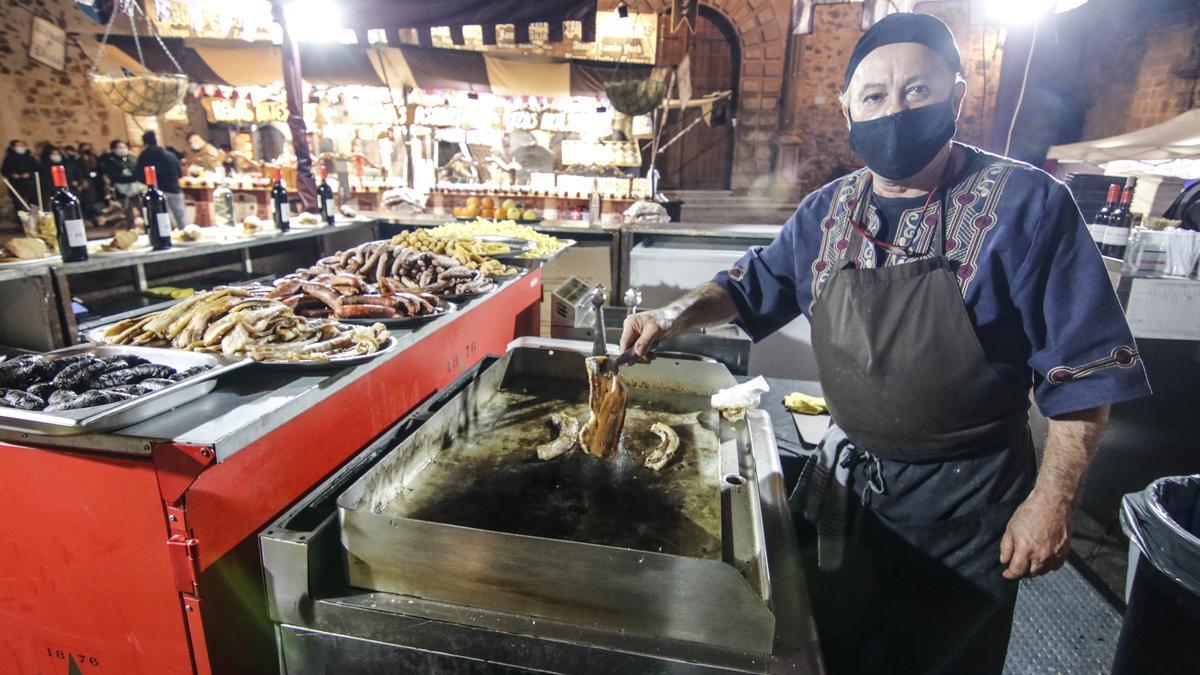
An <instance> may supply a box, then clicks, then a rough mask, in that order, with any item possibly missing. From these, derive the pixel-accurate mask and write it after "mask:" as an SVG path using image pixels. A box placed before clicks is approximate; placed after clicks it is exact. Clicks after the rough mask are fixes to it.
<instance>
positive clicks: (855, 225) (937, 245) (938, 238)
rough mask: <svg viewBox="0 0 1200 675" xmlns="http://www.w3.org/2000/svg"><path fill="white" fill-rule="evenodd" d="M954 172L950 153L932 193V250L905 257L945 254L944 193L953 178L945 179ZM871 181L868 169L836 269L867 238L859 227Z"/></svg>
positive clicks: (853, 257) (970, 161)
mask: <svg viewBox="0 0 1200 675" xmlns="http://www.w3.org/2000/svg"><path fill="white" fill-rule="evenodd" d="M974 159H975V158H974V157H968V158H967V160H966V161H965V162H964V164H963V168H962V171H963V172H965V171H966V170H967V169H968V168H970V166H971V165H972V164H973V163H974ZM954 174H955V171H954V157H953V155H952V156H951V158H950V161H948V162H947V163H946V167H945V169H943V170H942V177H941V179H940V180H939V181H938V185H937V187H935V188H934V189H933V195H932V196H936V197H937V203H936V204H935V205H934V210H935V211H936V215H937V231H936V232H934V235H933V251H926V252H924V253H921V254H913V255H912V256H907V257H913V258H922V257H925V256H926V255H928V254H929V253H931V252H932V253H934V254H935V255H936V257H939V258H944V257H945V256H946V209H947V207H948V204H947V201H946V193H948V192H949V191H950V190H949V186H948V185H947V183H950V184H953V182H954V181H952V180H949V181H948V180H947V179H948V178H951V177H955V175H954ZM871 182H872V178H871V172H870V171H867V172H866V173H865V174H864V175H863V187H862V188H861V189H860V191H859V194H858V197H857V198H858V202H857V203H856V204H855V205H854V212H853V213H851V214H850V239H849V240H848V241H847V242H846V248H845V249H843V250H842V254H841V255H840V256H839V257H838V264H837V267H838V268H842V267H845V266H846V264H847V263H848V261H850V260H856V259H857V258H858V255H859V253H860V252H861V251H862V247H863V246H864V245H865V244H866V239H865V238H864V237H863V234H862V231H861V228H862V227H863V226H864V223H866V215H867V207H869V206H870V205H871V195H872V194H874V193H873V192H872V185H871ZM928 207H929V204H928V203H926V208H925V209H923V210H922V213H921V219H922V221H924V219H925V216H926V214H925V211H927V210H928ZM922 224H924V223H923V222H922ZM898 225H899V224H897V226H898ZM897 231H898V230H897ZM893 246H894V244H893Z"/></svg>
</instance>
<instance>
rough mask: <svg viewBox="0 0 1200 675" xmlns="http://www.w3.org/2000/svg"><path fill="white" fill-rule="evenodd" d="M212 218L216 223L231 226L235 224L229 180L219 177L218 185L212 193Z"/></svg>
mask: <svg viewBox="0 0 1200 675" xmlns="http://www.w3.org/2000/svg"><path fill="white" fill-rule="evenodd" d="M212 201H213V214H214V215H215V216H216V218H214V220H216V221H217V224H218V225H225V226H227V227H233V226H235V225H236V224H237V219H236V218H234V213H235V209H234V204H233V190H230V189H229V181H228V180H225V179H221V183H220V185H218V186H217V189H215V190H213V193H212Z"/></svg>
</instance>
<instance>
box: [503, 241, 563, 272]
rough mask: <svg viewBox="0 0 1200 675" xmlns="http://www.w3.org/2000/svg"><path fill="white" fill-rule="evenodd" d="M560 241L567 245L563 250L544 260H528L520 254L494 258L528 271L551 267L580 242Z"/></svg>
mask: <svg viewBox="0 0 1200 675" xmlns="http://www.w3.org/2000/svg"><path fill="white" fill-rule="evenodd" d="M559 241H561V242H563V244H565V245H564V246H563V247H562V248H560V249H558V250H557V251H555V252H554V253H551V254H550V255H548V256H546V257H544V258H527V257H522V256H521V255H520V254H513V253H510V254H508V255H496V256H492V257H493V258H495V259H496V260H499V261H500V262H502V263H504V264H505V265H508V266H510V267H523V268H526V269H537V268H539V267H542V266H545V265H549V264H550V263H551V262H554V261H555V260H557V259H558V257H559V256H561V255H562V254H564V253H566V252H567V249H569V248H571V247H572V246H575V245H576V244H578V243H579V242H577V241H575V240H574V239H561V238H560V239H559Z"/></svg>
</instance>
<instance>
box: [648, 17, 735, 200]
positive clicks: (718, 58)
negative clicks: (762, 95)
mask: <svg viewBox="0 0 1200 675" xmlns="http://www.w3.org/2000/svg"><path fill="white" fill-rule="evenodd" d="M664 19H666V20H663V21H660V22H659V24H658V32H659V41H658V61H659V63H680V62H682V60H683V58H684V56H685V55H686V56H688V57H689V59H690V63H691V67H690V71H691V78H690V79H691V91H692V96H693V97H695V98H699V97H703V96H708V95H709V94H712V93H715V92H718V91H732V92H737V91H738V76H739V75H740V74H741V63H742V59H741V54H740V51H741V47H740V44H739V42H738V37H737V33H736V31H734V29H733V25H732V24H730V23H729V21H728V19H726V18H725V17H724V16H723V15H721V14H720V13H718V12H716V11H714V10H713V9H711V8H709V7H705V6H701V7H700V13H699V16H698V20H697V25H696V30H695V32H690V31H687V30H680V31H676V32H674V33H672V32H670V21H669V18H667V17H664ZM734 103H735V104H736V98H735V99H734ZM701 115H702V112H701V110H699V109H698V108H689V109H687V110H681V111H680V110H673V111H671V113H670V115H668V116H667V123H666V125H665V126H664V127H663V130H662V136H663V141H664V142H665V143H669V145H667V146H666V147H665V148H664V152H663V153H662V154H661V155H660V156H659V157H658V158H657V160H656V161H655V166H656V167H657V168H658V170H659V174H660V180H659V186H660V187H661V188H662V189H663V190H684V189H686V190H727V189H729V187H730V183H731V180H730V179H731V177H732V170H733V149H734V127H733V126H732V124H731V120H730V119H729V117H730V116H731V115H723V116H722V117H724V118H725V119H724V120H711V119H709V120H701V119H700V118H701Z"/></svg>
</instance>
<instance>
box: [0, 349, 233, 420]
mask: <svg viewBox="0 0 1200 675" xmlns="http://www.w3.org/2000/svg"><path fill="white" fill-rule="evenodd" d="M75 354H94V355H96V356H119V355H121V354H134V355H137V356H141V357H142V358H145V359H146V360H148V361H150V362H152V363H157V364H160V365H164V366H170V367H172V368H174V369H176V370H186V369H188V368H192V367H194V366H213V367H212V368H211V369H209V370H207V371H205V372H203V373H200V374H199V375H196V376H194V377H189V378H188V379H186V380H183V381H181V382H176V383H175V384H173V385H171V386H169V387H163V388H162V389H159V390H158V391H154V392H150V393H149V394H143V395H141V396H138V397H135V398H131V399H129V400H128V401H121V402H120V403H110V404H108V405H100V406H94V407H91V408H81V409H79V410H63V411H60V412H44V411H40V410H14V409H12V408H0V428H4V429H12V430H15V431H21V432H25V433H32V434H41V435H47V436H65V435H70V434H82V433H96V432H100V431H109V430H112V429H119V428H121V427H127V426H129V425H131V424H136V423H138V422H141V421H143V420H147V419H150V418H151V417H154V416H155V415H157V414H159V413H163V412H166V411H168V410H170V409H172V408H176V407H179V406H181V405H183V404H184V403H187V402H188V401H192V400H194V399H197V398H200V397H201V396H203V395H205V394H207V393H208V392H210V391H212V390H213V388H214V387H216V386H217V378H218V377H220V376H221V375H224V374H225V373H228V372H230V371H232V370H236V369H238V368H241V367H242V366H245V365H247V364H249V363H251V361H249V360H233V359H229V358H226V357H223V356H217V355H214V354H200V353H196V352H185V351H179V350H174V349H156V348H153V347H123V346H114V345H79V346H76V347H67V348H66V349H59V350H57V351H53V352H49V353H47V354H46V357H47V358H60V357H63V356H72V355H75Z"/></svg>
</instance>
